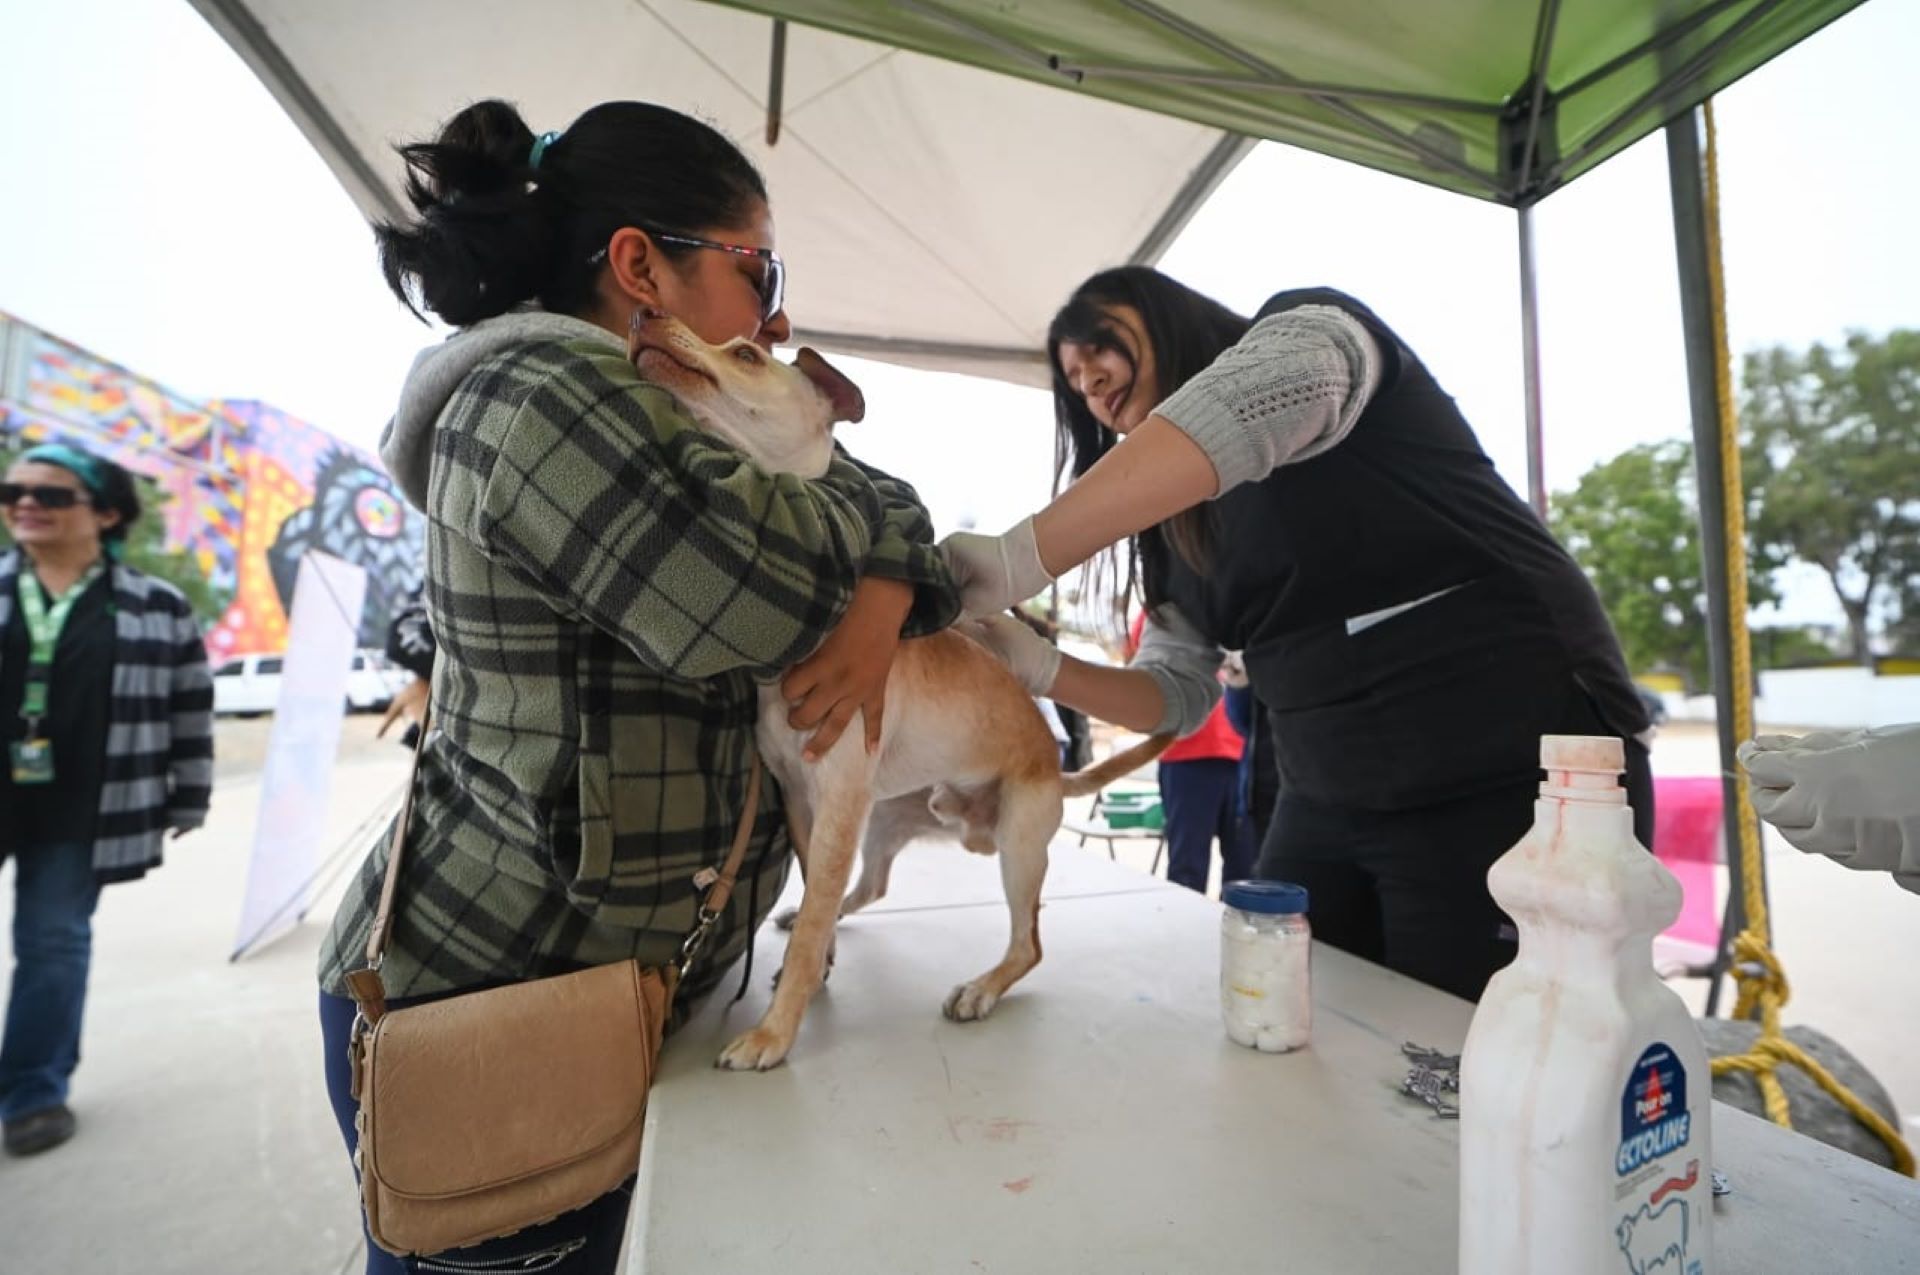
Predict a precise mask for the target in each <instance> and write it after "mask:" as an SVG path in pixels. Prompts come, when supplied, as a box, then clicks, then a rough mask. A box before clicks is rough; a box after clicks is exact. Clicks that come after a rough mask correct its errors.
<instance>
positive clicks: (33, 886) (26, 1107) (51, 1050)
mask: <svg viewBox="0 0 1920 1275" xmlns="http://www.w3.org/2000/svg"><path fill="white" fill-rule="evenodd" d="M13 865H14V872H15V873H16V874H17V875H16V876H15V879H14V888H13V961H14V965H13V991H12V994H11V995H10V996H9V997H8V999H7V1027H6V1035H5V1038H4V1039H0V1119H4V1120H16V1119H18V1118H19V1117H21V1116H25V1115H30V1114H32V1113H33V1112H36V1111H44V1110H46V1109H47V1108H48V1107H57V1106H59V1105H60V1104H61V1103H63V1102H65V1101H66V1100H67V1084H68V1081H70V1080H71V1079H72V1078H73V1070H74V1068H75V1067H77V1066H79V1065H80V1018H81V1015H82V1014H83V1013H84V1012H85V1010H86V1004H87V966H88V964H89V962H90V961H91V959H92V956H93V906H94V904H95V903H98V902H99V901H100V883H99V882H98V881H97V880H95V879H94V875H93V847H92V846H90V845H88V844H87V843H86V842H84V841H70V842H61V843H57V844H54V845H45V846H27V847H24V848H21V849H17V850H15V851H14V852H13Z"/></svg>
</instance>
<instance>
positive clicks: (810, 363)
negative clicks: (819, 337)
mask: <svg viewBox="0 0 1920 1275" xmlns="http://www.w3.org/2000/svg"><path fill="white" fill-rule="evenodd" d="M793 365H794V366H795V367H797V368H799V369H800V370H801V371H802V372H805V373H806V374H807V379H808V380H809V381H812V382H813V383H814V384H815V385H817V386H819V387H820V392H821V393H822V394H825V395H826V396H827V402H829V403H831V404H832V405H833V419H834V420H836V421H849V422H852V423H854V424H858V423H859V421H860V418H861V417H863V416H865V415H866V414H867V400H866V398H865V396H863V395H862V394H861V393H860V387H859V386H858V385H855V384H854V383H853V382H852V381H849V380H848V379H847V378H846V377H845V376H843V375H842V374H841V373H840V371H839V369H837V368H835V367H834V366H833V364H831V363H829V362H827V361H826V360H825V359H823V358H821V357H820V355H819V354H818V353H816V352H815V351H814V350H813V349H811V348H810V347H807V346H802V347H801V348H800V352H799V353H798V354H796V355H794V356H793Z"/></svg>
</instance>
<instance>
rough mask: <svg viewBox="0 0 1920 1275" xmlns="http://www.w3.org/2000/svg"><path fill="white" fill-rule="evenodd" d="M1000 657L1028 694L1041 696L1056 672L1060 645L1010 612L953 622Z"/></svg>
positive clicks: (1049, 685) (957, 630)
mask: <svg viewBox="0 0 1920 1275" xmlns="http://www.w3.org/2000/svg"><path fill="white" fill-rule="evenodd" d="M953 631H954V632H955V633H963V634H965V635H966V636H968V637H970V638H972V639H973V640H974V641H976V642H978V643H979V644H980V645H981V646H984V647H986V648H987V649H988V650H989V651H992V652H993V653H994V654H995V655H997V656H999V657H1000V662H1001V663H1002V664H1005V665H1006V666H1007V668H1008V669H1009V670H1010V671H1011V672H1012V673H1013V678H1014V680H1015V681H1016V682H1018V683H1020V685H1022V686H1024V687H1026V688H1027V693H1028V694H1029V695H1039V696H1045V695H1046V694H1048V693H1049V692H1050V691H1052V690H1053V679H1054V678H1056V677H1058V676H1060V648H1059V647H1057V646H1055V645H1054V644H1053V643H1051V642H1049V641H1047V640H1046V639H1045V638H1043V637H1041V636H1040V635H1039V634H1038V633H1035V632H1034V631H1033V630H1032V629H1030V628H1028V627H1027V626H1026V625H1024V624H1022V623H1020V621H1018V620H1016V619H1014V618H1013V617H1012V616H1010V615H989V616H984V617H982V618H980V619H978V620H962V621H961V622H960V623H958V624H956V625H954V626H953Z"/></svg>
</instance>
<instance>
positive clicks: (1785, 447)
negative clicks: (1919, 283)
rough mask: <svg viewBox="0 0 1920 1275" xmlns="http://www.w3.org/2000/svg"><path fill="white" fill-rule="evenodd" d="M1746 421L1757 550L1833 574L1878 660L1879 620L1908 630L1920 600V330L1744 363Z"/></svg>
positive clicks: (1865, 655) (1863, 653)
mask: <svg viewBox="0 0 1920 1275" xmlns="http://www.w3.org/2000/svg"><path fill="white" fill-rule="evenodd" d="M1741 423H1742V425H1743V427H1744V429H1745V432H1746V434H1747V435H1748V437H1749V438H1750V439H1751V446H1750V455H1751V456H1753V457H1754V458H1756V459H1758V460H1759V461H1761V463H1760V464H1758V465H1757V466H1754V471H1755V472H1753V473H1752V474H1751V476H1750V485H1751V487H1752V495H1753V497H1754V513H1753V515H1752V516H1751V518H1750V521H1749V526H1750V528H1751V530H1752V533H1753V538H1754V541H1755V543H1756V544H1757V545H1759V546H1761V547H1762V548H1763V549H1764V550H1765V551H1767V552H1768V553H1770V554H1772V555H1774V556H1776V557H1778V558H1785V557H1788V556H1791V557H1796V558H1799V559H1801V560H1803V561H1805V562H1810V563H1813V564H1814V565H1815V566H1817V567H1819V568H1820V569H1821V570H1822V571H1824V572H1825V573H1826V575H1827V579H1828V581H1829V582H1830V583H1831V584H1832V586H1833V592H1834V596H1835V597H1836V598H1838V599H1839V602H1840V606H1841V608H1842V609H1843V610H1844V611H1845V612H1846V616H1847V627H1848V630H1849V633H1850V635H1851V647H1852V649H1851V655H1852V657H1853V658H1854V659H1856V660H1859V661H1861V662H1863V663H1871V662H1872V659H1873V653H1872V650H1871V649H1870V647H1869V645H1868V636H1869V633H1870V631H1871V628H1872V625H1873V623H1874V621H1875V620H1876V619H1879V620H1884V621H1886V622H1887V623H1888V625H1889V627H1890V628H1891V629H1892V630H1893V631H1895V632H1896V633H1901V632H1904V631H1905V630H1908V629H1911V628H1913V627H1914V626H1913V619H1914V616H1913V611H1912V610H1911V608H1913V607H1914V606H1915V605H1916V603H1920V586H1917V585H1916V580H1920V332H1915V331H1894V332H1890V333H1888V334H1887V335H1886V337H1884V338H1882V339H1875V338H1873V337H1871V336H1868V335H1866V334H1864V333H1857V332H1856V333H1853V334H1851V335H1849V336H1848V337H1847V340H1846V344H1845V345H1844V346H1843V347H1841V348H1839V349H1829V348H1828V347H1826V346H1824V345H1817V344H1816V345H1814V346H1813V347H1811V348H1810V349H1808V350H1807V351H1806V352H1805V353H1798V352H1795V351H1792V350H1788V349H1784V348H1774V349H1768V350H1758V351H1755V352H1754V353H1751V354H1749V355H1747V357H1746V360H1745V370H1744V374H1743V377H1742V394H1741Z"/></svg>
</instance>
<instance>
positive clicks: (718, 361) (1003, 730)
mask: <svg viewBox="0 0 1920 1275" xmlns="http://www.w3.org/2000/svg"><path fill="white" fill-rule="evenodd" d="M628 352H629V354H630V355H631V356H632V357H633V359H634V362H635V364H636V366H637V367H639V369H640V370H641V371H642V372H643V373H645V374H646V376H647V378H648V379H649V380H651V381H652V382H654V383H655V384H657V385H659V386H661V387H662V388H664V389H667V390H669V391H671V392H672V393H673V395H674V396H675V397H676V398H678V399H679V400H680V402H681V404H682V405H683V406H684V407H685V408H686V410H687V411H688V413H689V414H691V415H692V416H693V417H694V419H695V420H697V421H698V422H699V423H700V424H701V425H702V426H704V427H705V428H706V429H708V430H710V431H711V432H713V433H714V434H717V435H719V436H720V437H721V438H724V439H725V440H726V441H727V442H729V443H731V444H732V445H733V446H734V447H736V448H738V449H739V450H741V451H742V452H745V453H746V454H747V455H748V456H751V457H752V458H753V459H754V460H756V461H758V462H759V463H760V464H761V465H762V466H763V467H764V468H766V469H768V470H769V471H775V472H786V473H793V474H798V475H800V476H801V477H805V478H817V477H819V476H820V475H821V474H823V473H825V472H826V470H827V466H828V464H829V463H830V461H831V459H832V455H833V424H834V422H835V421H838V420H848V421H857V420H859V419H860V417H861V415H862V414H863V412H864V404H863V402H862V401H861V398H860V391H859V390H858V389H856V388H855V387H854V385H853V383H852V382H850V381H848V380H847V379H846V378H845V377H843V376H841V375H840V374H839V373H838V372H836V371H835V370H834V369H833V368H832V367H831V366H830V365H828V363H827V362H826V360H824V359H822V358H821V357H820V356H819V355H818V354H815V353H814V352H813V351H812V350H801V351H800V354H799V357H798V358H797V359H796V361H795V362H794V363H792V364H786V363H782V362H780V361H779V360H777V359H774V358H772V357H770V356H769V355H767V354H766V352H765V351H763V350H761V349H760V348H759V347H758V346H756V345H753V344H751V343H750V342H746V341H739V340H736V341H733V342H731V343H729V344H727V345H725V346H719V347H715V346H709V345H707V344H706V343H705V342H703V341H701V340H700V339H699V338H698V337H696V336H694V335H693V334H692V333H691V332H689V331H688V330H687V329H686V328H684V327H682V326H681V325H680V324H679V323H676V322H674V321H673V320H671V319H668V318H665V317H664V316H660V315H643V316H640V317H639V318H638V319H637V320H636V325H635V328H634V330H633V333H632V337H631V340H630V343H629V350H628ZM787 712H788V705H787V703H786V701H785V700H784V699H782V698H781V695H780V689H779V686H778V685H777V684H768V685H763V686H762V687H761V690H760V721H759V726H758V730H757V738H758V741H759V745H760V751H761V755H762V757H764V759H765V761H766V764H767V767H768V769H769V770H771V771H772V772H773V775H774V777H775V778H776V779H778V780H779V781H780V786H781V789H782V790H783V792H784V793H785V795H786V799H787V809H788V817H789V821H790V824H791V827H792V833H793V839H794V845H795V847H796V849H797V850H798V851H799V854H800V862H801V871H802V874H803V875H804V877H805V882H806V888H805V890H804V892H803V894H802V897H801V902H800V909H799V912H798V913H797V915H796V916H795V918H794V921H793V927H792V928H793V937H792V939H791V940H790V941H789V942H788V945H787V956H786V963H785V964H784V966H783V967H782V969H781V972H780V978H779V982H778V985H777V987H776V988H775V991H774V997H773V1004H772V1005H771V1006H769V1007H768V1009H767V1012H766V1014H765V1015H764V1016H763V1017H762V1018H761V1020H760V1023H759V1025H758V1026H756V1027H754V1028H753V1030H751V1031H749V1032H746V1033H745V1034H743V1035H741V1036H740V1037H738V1038H737V1039H735V1040H734V1041H733V1043H732V1044H730V1045H728V1046H727V1048H726V1049H725V1050H724V1051H722V1053H721V1055H720V1058H719V1065H720V1066H722V1067H728V1068H733V1069H735V1070H748V1069H762V1070H764V1069H765V1068H768V1067H772V1066H775V1065H776V1064H778V1063H779V1062H780V1061H781V1060H782V1059H783V1058H785V1057H786V1056H787V1051H788V1050H789V1049H791V1048H792V1047H793V1040H794V1036H795V1034H796V1033H797V1032H798V1031H799V1029H800V1019H801V1017H802V1016H803V1015H804V1014H805V1013H806V1009H807V1003H808V1001H809V1000H811V999H812V997H813V994H814V992H815V991H816V990H817V989H818V988H819V986H820V983H821V980H822V978H823V976H824V975H825V972H826V968H827V965H828V962H829V959H830V955H831V950H832V945H833V931H834V923H835V920H836V918H837V916H839V915H841V914H844V913H846V912H851V911H853V910H854V909H856V908H859V907H861V906H863V905H865V904H867V903H870V902H872V901H873V900H874V899H875V898H878V897H879V896H880V895H881V894H884V893H885V891H886V881H887V870H888V868H889V867H890V865H891V864H892V861H893V857H894V855H895V854H897V853H898V852H899V850H900V849H901V848H902V847H903V846H905V845H906V844H907V842H908V841H910V840H912V839H913V838H915V837H917V836H921V835H925V834H927V833H930V832H946V833H948V834H950V835H958V836H959V838H960V840H961V841H962V843H963V844H964V845H966V847H967V848H968V849H970V850H974V851H976V852H979V853H982V854H991V853H993V852H994V851H995V850H996V849H997V850H998V851H999V853H1000V879H1001V882H1002V884H1003V885H1004V886H1005V888H1006V892H1007V906H1008V907H1009V908H1010V909H1011V911H1012V922H1013V926H1012V937H1011V940H1010V941H1009V943H1008V945H1007V950H1006V953H1005V954H1004V955H1003V956H1002V957H1001V959H1000V962H999V964H997V965H995V966H994V967H993V968H992V969H990V970H988V971H987V972H986V973H984V974H982V975H980V976H979V977H978V978H975V979H972V980H970V981H968V982H965V983H962V984H960V985H959V986H958V987H956V988H954V989H953V991H952V992H951V993H950V994H949V995H948V996H947V999H946V1003H945V1005H944V1006H943V1012H944V1013H945V1014H946V1016H947V1017H948V1018H952V1019H956V1020H959V1021H963V1022H964V1021H970V1020H973V1019H979V1018H985V1017H986V1016H987V1015H988V1014H989V1013H990V1012H991V1011H992V1010H993V1007H994V1005H995V1004H996V1003H997V1002H998V1001H999V1000H1000V998H1001V997H1002V996H1004V995H1005V994H1006V992H1007V989H1008V988H1010V987H1012V986H1013V985H1014V984H1015V983H1016V982H1018V981H1019V980H1020V979H1021V978H1022V977H1024V976H1025V975H1026V973H1027V972H1028V971H1029V970H1031V969H1032V968H1033V967H1034V966H1035V965H1038V964H1039V963H1040V931H1039V917H1040V886H1041V883H1042V882H1043V881H1044V880H1045V878H1046V873H1047V844H1048V842H1050V841H1051V840H1052V839H1053V834H1054V832H1055V830H1057V829H1058V828H1059V826H1060V814H1061V800H1062V798H1063V797H1067V796H1082V795H1085V794H1088V793H1092V792H1096V791H1098V790H1099V789H1100V788H1101V787H1103V786H1104V785H1106V784H1108V783H1110V782H1112V781H1113V780H1114V779H1117V778H1119V777H1120V776H1122V775H1125V774H1127V773H1128V772H1130V771H1132V770H1133V769H1134V768H1135V767H1138V766H1140V765H1143V764H1145V763H1146V762H1147V761H1150V760H1151V759H1152V758H1154V757H1155V756H1157V755H1159V753H1160V752H1161V751H1162V750H1163V749H1164V748H1165V747H1166V746H1167V744H1168V743H1170V742H1171V739H1170V737H1155V738H1154V739H1150V740H1147V741H1145V742H1144V743H1141V744H1138V745H1136V746H1134V747H1133V748H1131V749H1129V750H1127V751H1125V752H1122V753H1120V754H1117V755H1116V756H1114V757H1111V758H1109V759H1107V760H1106V761H1104V762H1102V763H1101V764H1100V765H1098V766H1095V767H1093V768H1092V769H1090V770H1087V771H1083V772H1080V773H1078V774H1074V775H1066V776H1063V775H1062V774H1061V773H1060V762H1059V751H1058V748H1057V746H1056V745H1055V743H1054V739H1053V734H1052V732H1050V731H1049V730H1048V729H1047V726H1046V722H1045V721H1044V720H1043V719H1042V718H1041V716H1040V711H1039V709H1038V708H1037V707H1036V706H1035V704H1034V702H1033V700H1032V699H1031V698H1030V697H1029V696H1028V695H1027V693H1026V691H1025V690H1023V689H1022V688H1021V686H1020V684H1019V683H1018V682H1016V681H1014V679H1013V675H1012V674H1011V673H1009V672H1008V671H1007V669H1006V667H1005V666H1004V665H1003V664H1001V662H1000V660H999V657H997V656H995V655H994V654H993V653H992V652H990V651H988V650H987V649H986V648H985V647H983V646H981V645H979V644H978V643H976V642H973V641H971V640H970V639H968V638H966V637H963V636H961V635H960V634H958V633H955V632H951V631H949V632H945V633H938V634H935V635H933V636H932V637H926V638H919V639H915V640H911V641H907V642H902V643H901V644H900V649H899V653H898V654H897V655H896V656H895V657H894V661H893V669H892V672H891V673H890V674H889V676H888V679H887V711H886V720H885V722H884V723H883V724H882V728H881V734H880V748H879V750H878V752H877V753H873V754H869V753H868V752H867V750H866V747H865V742H864V737H865V732H864V730H863V729H862V725H861V722H860V719H859V718H858V717H856V718H855V719H854V721H853V722H852V723H850V724H849V725H848V727H847V729H846V733H845V734H843V735H841V737H840V739H839V741H838V742H836V743H835V744H834V746H833V747H832V748H831V749H829V750H828V752H827V753H826V755H825V756H823V757H822V758H820V760H819V761H817V762H815V763H812V764H807V763H804V762H803V761H802V760H801V749H802V747H803V746H804V744H805V742H806V735H805V733H803V732H799V731H796V730H794V729H793V728H792V727H790V726H789V725H787ZM863 833H864V835H865V845H864V846H862V845H861V841H862V835H863ZM856 847H860V849H861V857H862V859H863V861H864V864H865V870H864V872H863V873H862V876H861V881H860V885H859V888H857V889H856V890H854V891H853V893H852V894H850V895H846V899H845V902H844V904H843V903H842V901H841V900H842V895H843V894H846V890H847V882H848V878H849V877H850V876H851V875H852V871H853V857H854V850H855V848H856Z"/></svg>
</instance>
